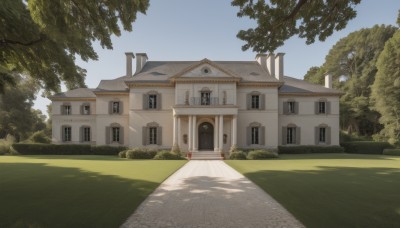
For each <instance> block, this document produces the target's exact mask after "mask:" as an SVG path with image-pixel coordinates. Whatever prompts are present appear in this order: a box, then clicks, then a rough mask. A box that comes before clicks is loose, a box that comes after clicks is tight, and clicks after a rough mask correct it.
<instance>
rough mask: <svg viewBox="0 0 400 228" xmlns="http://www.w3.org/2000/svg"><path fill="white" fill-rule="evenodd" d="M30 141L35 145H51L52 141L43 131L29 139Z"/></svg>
mask: <svg viewBox="0 0 400 228" xmlns="http://www.w3.org/2000/svg"><path fill="white" fill-rule="evenodd" d="M29 140H30V141H31V142H33V143H46V144H49V143H51V140H50V138H49V137H47V135H46V134H45V133H44V132H43V131H37V132H35V133H34V134H33V135H31V137H29Z"/></svg>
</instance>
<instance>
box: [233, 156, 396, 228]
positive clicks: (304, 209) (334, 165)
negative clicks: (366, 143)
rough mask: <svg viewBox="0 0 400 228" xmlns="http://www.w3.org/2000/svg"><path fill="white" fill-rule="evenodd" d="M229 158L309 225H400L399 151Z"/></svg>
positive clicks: (247, 175)
mask: <svg viewBox="0 0 400 228" xmlns="http://www.w3.org/2000/svg"><path fill="white" fill-rule="evenodd" d="M226 162H227V163H228V164H229V165H230V166H232V167H233V168H235V169H236V170H238V171H239V172H241V173H242V174H244V175H245V176H246V177H248V178H249V179H251V180H252V181H253V182H254V183H256V184H257V185H258V186H260V187H261V188H262V189H264V190H265V191H266V192H267V193H269V194H270V195H271V196H272V197H273V198H275V199H276V200H277V201H278V202H279V203H281V204H282V205H283V206H284V207H285V208H286V209H287V210H289V211H290V212H291V213H292V214H293V215H294V216H295V217H296V218H298V219H299V220H300V221H301V222H302V223H303V224H304V225H305V226H306V227H374V228H376V227H399V224H400V158H399V157H389V156H379V155H356V154H307V155H282V156H281V158H280V159H275V160H264V161H260V160H258V161H237V160H236V161H234V160H230V161H226Z"/></svg>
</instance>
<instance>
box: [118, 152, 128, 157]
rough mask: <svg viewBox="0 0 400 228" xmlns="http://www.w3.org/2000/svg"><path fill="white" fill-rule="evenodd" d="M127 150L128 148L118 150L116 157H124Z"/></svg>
mask: <svg viewBox="0 0 400 228" xmlns="http://www.w3.org/2000/svg"><path fill="white" fill-rule="evenodd" d="M128 151H129V150H123V151H120V152H119V153H118V157H120V158H126V153H127V152H128Z"/></svg>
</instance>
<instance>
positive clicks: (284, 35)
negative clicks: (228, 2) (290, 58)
mask: <svg viewBox="0 0 400 228" xmlns="http://www.w3.org/2000/svg"><path fill="white" fill-rule="evenodd" d="M360 2H361V0H334V1H326V0H298V1H297V0H285V1H280V0H270V3H266V2H265V0H257V1H253V0H233V1H232V5H233V6H239V7H240V9H239V12H238V13H237V16H238V17H244V16H247V17H249V18H251V19H254V20H256V21H257V27H256V28H255V29H253V28H250V29H248V30H241V31H239V33H238V34H237V37H238V38H239V39H241V40H244V41H246V44H245V45H243V46H242V49H243V50H244V51H245V50H247V49H249V48H252V50H253V51H255V52H259V53H264V52H273V51H275V50H276V49H277V48H278V47H280V46H282V45H283V44H284V41H285V40H287V39H289V38H290V37H292V36H294V35H299V37H300V38H306V43H307V44H312V43H314V41H315V38H316V37H318V39H319V40H320V41H324V40H325V39H326V38H327V37H329V36H330V35H332V33H333V32H334V31H339V30H341V29H344V28H345V27H346V25H347V22H348V21H349V20H351V19H353V18H354V17H355V16H356V15H357V13H356V11H355V10H354V7H355V6H356V5H357V4H359V3H360Z"/></svg>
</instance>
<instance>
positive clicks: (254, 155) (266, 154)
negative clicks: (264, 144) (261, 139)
mask: <svg viewBox="0 0 400 228" xmlns="http://www.w3.org/2000/svg"><path fill="white" fill-rule="evenodd" d="M277 157H278V153H276V152H273V151H270V150H253V151H250V152H249V153H248V154H247V159H249V160H263V159H270V158H277Z"/></svg>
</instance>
